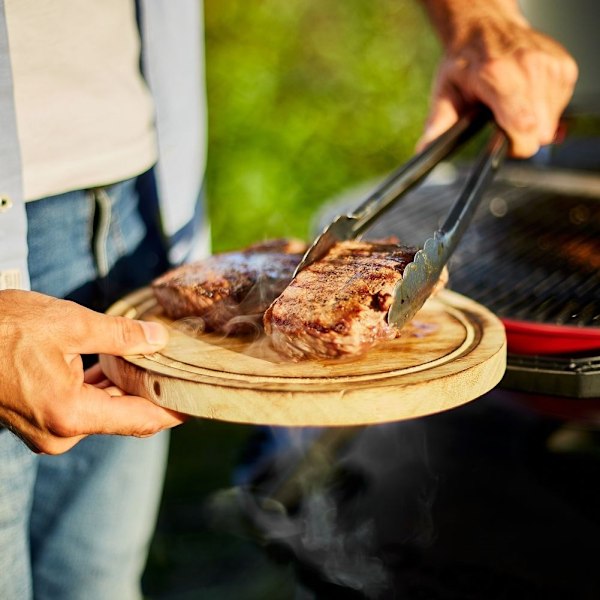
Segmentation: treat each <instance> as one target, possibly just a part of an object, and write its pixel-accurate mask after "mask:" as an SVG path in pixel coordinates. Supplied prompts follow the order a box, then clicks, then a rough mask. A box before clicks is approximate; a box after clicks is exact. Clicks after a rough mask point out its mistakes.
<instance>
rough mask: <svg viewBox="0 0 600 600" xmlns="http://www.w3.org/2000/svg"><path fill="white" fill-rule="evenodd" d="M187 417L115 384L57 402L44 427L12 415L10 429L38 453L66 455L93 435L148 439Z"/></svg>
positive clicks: (86, 388)
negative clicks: (121, 388)
mask: <svg viewBox="0 0 600 600" xmlns="http://www.w3.org/2000/svg"><path fill="white" fill-rule="evenodd" d="M185 420H187V417H186V416H185V415H181V414H179V413H176V412H174V411H171V410H168V409H164V408H161V407H160V406H157V405H155V404H153V403H152V402H150V401H149V400H146V399H145V398H141V397H139V396H129V395H126V394H125V393H124V392H123V391H122V390H120V389H119V388H117V387H116V386H113V385H110V384H109V385H107V386H106V387H105V388H104V389H100V388H97V387H95V386H92V385H89V384H84V385H83V387H82V389H81V390H80V392H79V393H78V394H77V395H76V397H74V398H73V399H72V400H69V399H56V402H55V403H54V409H53V410H49V411H47V413H46V414H45V415H44V426H43V427H41V426H40V424H39V423H34V422H32V421H30V420H28V419H26V418H24V417H23V415H21V414H18V413H12V415H11V418H10V426H9V429H11V431H13V433H15V434H16V435H17V436H18V437H19V438H21V439H22V440H23V441H24V442H25V444H26V445H27V446H28V447H29V448H30V449H31V450H32V451H34V452H36V453H43V454H62V453H63V452H66V451H68V450H70V449H71V448H72V447H73V446H75V445H76V444H77V443H78V442H80V441H81V440H82V439H83V438H85V437H87V436H88V435H91V434H111V435H128V436H135V437H148V436H151V435H153V434H155V433H158V432H159V431H162V430H163V429H169V428H172V427H175V426H177V425H180V424H181V423H183V422H184V421H185Z"/></svg>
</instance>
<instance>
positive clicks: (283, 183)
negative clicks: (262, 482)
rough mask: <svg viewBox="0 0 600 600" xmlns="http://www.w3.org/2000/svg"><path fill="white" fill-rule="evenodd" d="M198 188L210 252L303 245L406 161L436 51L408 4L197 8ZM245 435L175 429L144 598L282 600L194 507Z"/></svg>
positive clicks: (274, 580)
mask: <svg viewBox="0 0 600 600" xmlns="http://www.w3.org/2000/svg"><path fill="white" fill-rule="evenodd" d="M205 26H206V66H207V89H208V101H209V162H208V171H207V190H208V198H209V206H210V212H211V219H212V230H213V248H214V250H215V251H217V252H218V251H223V250H227V249H233V248H239V247H241V246H243V245H246V244H250V243H252V242H255V241H258V240H262V239H265V238H269V237H280V236H297V237H301V238H306V237H307V235H308V232H309V224H310V221H311V218H312V217H313V215H314V214H315V212H316V211H317V210H318V209H319V208H320V207H321V206H322V205H323V204H324V203H325V202H327V200H328V199H330V198H332V197H334V196H336V195H338V194H340V193H343V192H344V190H347V189H349V188H352V187H353V186H356V185H358V184H361V183H362V182H364V181H365V180H369V179H372V178H374V177H378V176H381V175H382V174H385V173H386V172H388V171H390V170H392V169H393V168H395V167H396V166H397V165H398V164H400V163H401V162H403V161H405V160H406V159H407V158H408V157H409V156H410V155H411V154H412V152H413V148H414V145H415V143H416V141H417V139H418V138H419V136H420V134H421V130H422V126H423V123H424V120H425V116H426V113H427V105H428V97H429V89H430V81H431V78H432V75H433V70H434V68H435V63H436V59H437V57H438V52H439V49H438V45H437V41H436V40H435V38H434V35H433V33H432V31H431V30H430V29H429V26H428V25H427V22H426V20H425V17H424V14H423V13H422V10H421V7H420V6H419V4H418V1H417V0H413V1H410V0H287V1H283V0H251V1H248V0H246V1H243V0H205ZM254 431H255V429H254V428H253V427H250V426H242V425H235V424H228V423H219V422H215V421H208V420H192V421H190V422H188V423H186V424H185V425H183V426H182V427H179V428H177V429H175V430H174V431H173V433H172V444H171V455H170V459H169V466H168V471H167V480H166V486H165V493H164V498H163V504H162V508H161V513H160V519H159V523H158V528H157V531H156V535H155V538H154V541H153V544H152V548H151V553H150V559H149V563H148V568H147V569H146V574H145V577H144V582H145V586H144V587H145V593H146V596H147V597H148V598H152V599H156V600H158V599H161V600H188V599H190V600H192V599H195V598H202V599H203V600H207V599H208V600H213V599H214V600H224V599H229V598H232V599H235V600H255V599H256V600H262V599H268V600H278V599H281V600H285V599H287V598H293V597H294V595H295V594H296V593H297V589H296V582H295V579H294V576H293V573H292V572H291V569H290V568H289V567H288V566H286V565H277V564H275V563H273V561H271V560H269V559H268V558H267V557H266V556H265V555H264V552H263V551H262V550H261V549H260V547H258V546H257V545H255V544H254V543H253V542H252V541H249V540H244V539H240V538H238V537H236V536H233V535H231V534H228V533H227V532H224V531H219V530H218V529H216V530H215V528H214V527H213V526H212V524H211V522H210V519H208V518H207V517H206V514H205V513H204V512H203V506H204V504H205V502H206V500H207V499H208V498H210V497H211V495H212V494H214V493H215V492H216V491H218V490H221V489H224V488H227V487H229V486H231V485H232V483H231V473H232V470H233V468H234V467H235V465H236V462H237V461H238V460H239V456H240V453H241V452H242V450H243V448H244V447H245V445H246V443H247V441H248V439H249V438H250V437H251V436H252V434H253V433H254Z"/></svg>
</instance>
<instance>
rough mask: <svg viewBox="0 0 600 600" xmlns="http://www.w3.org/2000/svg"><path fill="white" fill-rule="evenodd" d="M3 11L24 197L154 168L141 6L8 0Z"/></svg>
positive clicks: (107, 0) (103, 0)
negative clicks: (138, 13) (139, 15)
mask: <svg viewBox="0 0 600 600" xmlns="http://www.w3.org/2000/svg"><path fill="white" fill-rule="evenodd" d="M5 11H6V19H7V25H8V33H9V39H8V43H9V49H10V60H11V67H12V75H13V84H14V96H15V106H16V121H17V130H18V134H19V142H20V150H21V160H22V163H23V193H24V197H25V200H35V199H38V198H42V197H45V196H50V195H54V194H58V193H62V192H65V191H69V190H75V189H85V188H89V187H94V186H99V185H103V184H109V183H114V182H116V181H121V180H123V179H127V178H129V177H133V176H135V175H138V174H139V173H142V172H144V171H145V170H147V169H148V168H150V167H151V166H152V165H153V164H154V162H155V161H156V155H157V151H156V140H155V131H154V109H153V104H152V99H151V97H150V93H149V91H148V89H147V87H146V84H145V82H144V80H143V78H142V76H141V75H140V68H139V65H140V40H139V32H138V28H137V24H136V18H135V6H134V3H133V2H125V1H124V0H78V2H73V1H72V0H5ZM107 94H110V95H111V96H112V97H113V98H114V101H113V102H111V103H107V102H106V98H105V96H106V95H107Z"/></svg>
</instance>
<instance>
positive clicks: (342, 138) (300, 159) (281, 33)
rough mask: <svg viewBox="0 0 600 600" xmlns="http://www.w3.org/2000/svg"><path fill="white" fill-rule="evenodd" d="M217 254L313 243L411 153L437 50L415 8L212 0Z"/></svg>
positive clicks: (211, 188)
mask: <svg viewBox="0 0 600 600" xmlns="http://www.w3.org/2000/svg"><path fill="white" fill-rule="evenodd" d="M205 13H206V17H205V18H206V60H207V85H208V98H209V164H208V172H207V189H208V197H209V203H210V211H211V219H212V227H213V247H214V249H215V251H220V250H225V249H229V248H236V247H240V246H242V245H245V244H248V243H251V242H254V241H257V240H260V239H265V238H268V237H278V236H297V237H301V238H306V237H307V236H308V235H309V223H310V220H311V217H312V216H313V215H314V214H315V212H316V211H317V210H318V209H319V207H320V206H321V205H322V204H323V203H324V202H326V201H327V199H328V198H331V197H332V196H334V195H336V194H339V193H340V192H342V191H343V190H345V189H347V188H349V187H352V186H353V185H356V184H358V183H360V182H362V181H364V180H365V179H368V178H371V177H373V176H378V175H380V174H382V173H385V172H387V171H389V170H391V169H392V168H394V167H395V166H396V165H398V164H399V163H401V162H402V161H404V160H406V159H407V158H408V157H409V156H410V155H411V153H412V151H413V148H414V144H415V142H416V140H417V139H418V137H419V135H420V132H421V129H422V126H423V122H424V119H425V116H426V112H427V104H428V96H429V88H430V81H431V78H432V74H433V68H434V65H435V61H436V58H437V56H438V47H437V42H436V40H435V38H434V35H433V33H432V31H431V30H430V28H429V26H428V25H427V23H426V20H425V17H424V15H423V14H422V11H421V8H420V7H419V6H418V2H417V1H416V0H413V1H409V0H370V1H365V0H287V1H283V0H252V1H248V0H246V1H244V0H205Z"/></svg>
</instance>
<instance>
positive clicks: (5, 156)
mask: <svg viewBox="0 0 600 600" xmlns="http://www.w3.org/2000/svg"><path fill="white" fill-rule="evenodd" d="M424 4H425V6H426V8H427V10H428V12H429V14H430V15H431V18H432V22H433V24H434V26H435V27H436V29H437V30H438V31H439V33H440V36H441V39H442V41H443V43H444V46H445V49H446V57H445V59H444V61H443V62H442V65H441V68H440V73H439V77H438V80H437V81H438V83H437V86H436V90H435V93H434V99H433V101H432V114H431V118H430V120H429V125H428V128H427V130H426V133H425V135H424V137H423V139H422V141H421V144H426V143H427V142H429V141H430V140H431V139H433V138H434V137H435V136H436V135H438V134H439V133H441V132H442V131H443V130H444V129H446V128H447V127H449V126H450V125H451V124H452V122H453V121H454V120H455V119H456V118H457V116H458V114H460V112H461V111H463V110H464V109H465V108H466V107H467V106H468V105H470V104H472V103H474V102H479V101H481V102H484V103H486V104H488V105H489V106H490V108H491V109H492V110H493V112H494V114H495V116H496V119H497V120H498V122H499V124H500V125H501V126H502V127H504V128H505V130H506V131H507V133H508V135H509V137H510V139H511V142H512V153H513V155H515V156H529V155H531V154H533V153H534V152H535V151H536V150H537V148H538V147H539V145H540V144H544V143H547V142H549V141H550V140H551V139H552V137H553V135H554V132H555V130H556V126H557V120H558V117H559V116H560V113H561V112H562V110H563V108H564V106H565V105H566V103H567V102H568V98H569V96H570V93H571V91H572V87H573V84H574V80H575V76H576V68H575V66H574V63H573V61H572V59H571V58H570V57H569V55H568V54H567V53H566V52H565V51H564V49H562V47H560V46H559V45H558V44H556V43H554V42H553V41H552V40H549V39H548V38H546V37H544V36H542V35H541V34H539V33H537V32H535V31H533V30H532V29H531V28H530V27H529V26H528V25H527V23H526V21H525V20H524V19H523V17H522V16H521V15H520V13H519V12H518V10H517V6H516V2H514V1H513V0H478V1H472V0H471V1H467V0H462V1H459V0H443V1H442V0H440V1H437V2H436V1H434V0H431V1H425V0H424ZM198 8H199V7H198V6H197V4H196V2H195V1H193V0H178V2H168V1H159V0H153V1H152V2H140V7H139V12H138V13H137V15H136V11H135V6H134V3H133V2H124V1H123V0H104V1H103V2H101V3H98V2H93V1H92V0H86V1H84V2H78V3H74V2H72V1H70V0H59V1H56V0H55V1H54V2H50V1H46V2H40V1H39V0H37V1H35V2H34V1H33V0H18V1H17V0H0V119H1V120H2V127H0V136H1V137H2V144H0V195H1V199H0V249H1V252H0V290H1V291H0V336H1V344H0V352H1V353H2V363H3V376H2V380H1V381H0V422H2V423H3V424H4V425H5V426H6V427H7V428H8V429H10V430H11V431H12V432H13V433H15V434H16V436H17V437H15V436H12V435H11V434H10V433H9V432H8V431H6V430H4V431H2V432H0V597H6V598H28V597H30V596H31V595H32V593H33V594H35V596H36V597H38V598H61V600H64V599H68V598H89V599H94V598H98V599H100V598H119V599H121V600H127V599H129V598H136V597H139V576H140V573H141V570H142V568H143V564H144V557H145V549H146V547H147V544H148V541H149V538H150V535H151V530H152V525H153V520H154V514H155V511H156V506H157V502H158V494H159V491H160V483H161V480H162V471H163V468H164V457H165V448H166V445H165V437H164V436H161V435H159V436H155V437H152V438H150V439H145V440H139V439H136V438H138V437H147V436H150V435H151V434H153V433H156V432H158V431H161V430H163V429H166V428H169V427H172V426H174V425H176V424H178V423H179V422H181V420H182V417H181V416H180V415H177V414H174V413H172V412H169V411H165V410H162V409H160V408H158V407H156V406H154V405H153V404H151V403H150V402H148V401H146V400H144V399H142V398H138V397H132V396H127V395H125V394H123V393H122V392H121V391H120V390H118V389H116V388H115V387H114V386H111V385H110V382H107V381H106V380H105V379H104V377H103V375H102V374H101V372H100V371H99V370H98V368H97V367H93V368H92V369H91V370H88V371H84V368H83V364H84V362H83V359H82V355H89V354H96V353H100V352H102V353H112V354H116V355H126V354H131V353H141V352H152V351H155V350H157V349H159V348H160V347H161V346H162V345H164V344H165V343H166V340H167V333H166V331H164V330H163V329H162V328H161V327H160V326H157V325H155V324H148V323H138V322H134V321H129V320H125V319H117V318H114V317H108V316H105V315H102V314H100V313H98V312H94V311H92V310H90V309H88V308H84V307H83V306H82V305H86V306H91V307H94V308H95V309H98V310H103V309H104V308H105V307H106V305H107V303H109V302H111V301H112V300H114V299H116V298H117V297H119V296H120V295H122V294H123V293H125V292H126V291H127V290H128V289H129V288H131V287H136V286H137V285H141V284H143V283H145V282H147V281H148V280H149V279H150V278H151V277H152V276H153V275H154V274H156V273H157V272H158V271H159V270H161V269H162V268H164V267H165V266H166V265H167V264H168V262H169V261H168V258H170V261H171V262H179V261H181V260H185V259H187V258H189V257H190V247H191V246H190V245H191V243H192V240H193V238H194V237H196V239H197V238H198V236H197V235H196V236H194V234H195V233H198V232H199V227H198V226H197V223H198V218H197V217H198V215H199V212H198V211H197V210H195V209H194V203H195V202H196V201H197V196H198V193H199V187H200V184H201V179H202V170H203V164H204V150H203V144H202V142H203V138H204V136H203V133H202V125H203V123H202V116H201V115H200V116H199V115H198V110H199V109H200V111H201V108H202V106H203V102H202V100H203V98H202V93H201V85H200V76H201V62H200V61H199V60H198V59H199V58H200V48H199V44H198V35H199V33H200V31H199V24H200V15H199V11H198ZM136 16H137V17H138V20H137V21H136ZM138 21H139V25H140V28H141V31H142V36H141V38H142V40H143V44H142V48H141V56H140V46H139V43H140V38H139V35H138ZM512 40H517V41H518V43H513V41H512ZM140 57H141V63H142V67H143V72H144V78H142V77H141V75H140V72H139V69H138V63H139V62H140ZM509 81H510V83H509ZM540 82H541V83H540ZM149 90H150V91H151V94H150V93H149ZM541 90H543V91H541ZM153 113H154V114H155V116H156V121H155V120H154V117H153ZM157 160H158V162H157V163H156V161H157ZM155 163H156V165H155ZM159 201H160V205H161V216H162V220H161V224H162V228H163V230H164V231H161V230H159V227H158V225H157V222H156V221H157V219H156V218H155V217H156V216H157V209H156V206H155V204H156V203H158V202H159ZM196 206H197V204H196ZM194 224H196V226H194ZM163 233H167V234H171V235H170V238H171V242H172V245H171V251H170V254H169V257H167V249H166V248H165V247H164V246H163V244H162V243H161V240H162V234H163ZM28 250H29V254H28V255H27V251H28ZM28 273H29V275H28ZM134 275H136V276H135V277H134ZM29 281H31V289H33V290H36V291H35V292H32V291H25V290H27V288H28V287H29ZM17 288H22V289H17ZM40 292H41V293H40ZM56 298H69V299H71V300H73V301H75V302H76V304H74V303H72V302H69V301H66V300H62V299H56ZM98 433H100V434H119V435H116V436H115V435H104V436H93V435H91V434H98ZM18 438H20V439H21V440H22V441H23V442H25V444H26V445H27V446H29V448H31V449H32V450H34V452H36V453H38V455H36V454H33V453H31V452H30V451H29V450H28V449H27V448H26V446H25V445H24V444H22V443H21V442H20V441H19V439H18ZM67 451H68V452H67ZM45 454H48V455H50V454H51V455H55V454H61V456H44V455H45ZM40 455H41V456H40Z"/></svg>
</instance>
